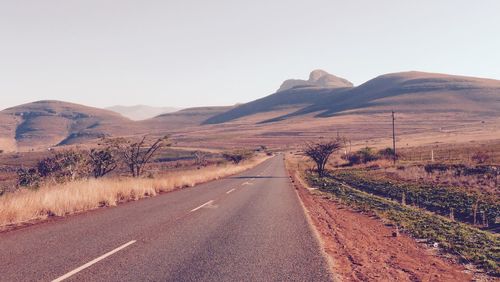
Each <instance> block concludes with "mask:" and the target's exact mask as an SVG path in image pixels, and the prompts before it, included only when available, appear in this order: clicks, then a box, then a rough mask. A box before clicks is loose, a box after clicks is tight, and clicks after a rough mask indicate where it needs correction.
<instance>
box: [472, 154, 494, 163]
mask: <svg viewBox="0 0 500 282" xmlns="http://www.w3.org/2000/svg"><path fill="white" fill-rule="evenodd" d="M489 159H490V155H489V154H488V153H486V152H484V151H478V152H475V153H474V154H472V156H471V160H472V161H473V162H475V163H477V164H484V163H486V162H487V161H489Z"/></svg>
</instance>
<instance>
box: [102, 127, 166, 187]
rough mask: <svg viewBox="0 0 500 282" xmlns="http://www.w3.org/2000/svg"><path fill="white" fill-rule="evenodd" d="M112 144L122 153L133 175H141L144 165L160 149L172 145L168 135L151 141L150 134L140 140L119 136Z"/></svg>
mask: <svg viewBox="0 0 500 282" xmlns="http://www.w3.org/2000/svg"><path fill="white" fill-rule="evenodd" d="M111 144H112V146H113V147H114V148H115V149H116V150H117V152H118V154H120V156H121V158H122V160H123V162H124V163H125V164H126V165H127V167H128V168H129V170H130V173H131V174H132V176H133V177H139V176H141V174H142V172H143V169H144V167H145V166H146V165H147V164H148V163H149V161H150V160H151V158H152V157H153V156H154V155H155V153H157V151H158V150H159V149H161V148H162V147H164V146H170V143H168V137H167V136H164V137H161V138H158V139H156V140H155V141H149V139H148V136H144V137H142V138H141V139H140V140H139V141H138V142H133V141H131V140H127V139H124V138H117V139H114V140H112V141H111Z"/></svg>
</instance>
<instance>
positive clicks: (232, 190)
mask: <svg viewBox="0 0 500 282" xmlns="http://www.w3.org/2000/svg"><path fill="white" fill-rule="evenodd" d="M234 190H236V188H233V189H231V190H229V191H227V192H226V194H229V193H231V192H234Z"/></svg>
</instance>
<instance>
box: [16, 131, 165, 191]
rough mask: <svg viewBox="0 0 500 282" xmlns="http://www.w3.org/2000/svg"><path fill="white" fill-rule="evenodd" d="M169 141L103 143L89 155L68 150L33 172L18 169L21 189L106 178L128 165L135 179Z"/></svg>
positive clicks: (40, 162) (108, 141)
mask: <svg viewBox="0 0 500 282" xmlns="http://www.w3.org/2000/svg"><path fill="white" fill-rule="evenodd" d="M166 140H167V139H166V137H164V138H159V139H157V140H155V141H153V142H148V140H147V138H146V137H144V138H142V139H141V140H140V141H139V142H132V141H130V140H127V139H123V138H120V139H112V140H104V142H103V144H101V145H102V146H104V148H101V149H92V150H91V151H90V152H85V151H76V150H69V151H63V152H57V153H55V154H54V155H53V156H51V157H47V158H45V159H43V160H41V161H39V162H38V163H37V165H36V166H35V167H34V168H30V169H25V168H22V169H19V170H18V172H17V175H18V185H19V186H22V187H29V188H37V187H39V186H40V185H41V183H42V182H53V183H65V182H69V181H75V180H79V179H84V178H88V177H91V176H93V177H95V178H99V177H103V176H105V175H107V174H109V173H110V172H112V171H114V170H115V169H116V168H118V166H119V165H120V163H123V164H124V165H126V167H127V168H128V169H129V171H130V172H131V174H132V176H133V177H139V176H141V175H142V172H143V171H144V168H145V166H146V165H147V164H148V163H149V162H150V160H151V158H152V157H153V156H154V155H155V153H156V152H157V151H158V150H159V149H160V148H162V147H163V146H165V145H166Z"/></svg>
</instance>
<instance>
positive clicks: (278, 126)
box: [0, 71, 500, 151]
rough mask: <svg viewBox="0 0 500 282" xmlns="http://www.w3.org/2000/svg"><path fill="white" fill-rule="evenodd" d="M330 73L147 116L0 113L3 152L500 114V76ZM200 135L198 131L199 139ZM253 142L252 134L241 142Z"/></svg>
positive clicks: (69, 110)
mask: <svg viewBox="0 0 500 282" xmlns="http://www.w3.org/2000/svg"><path fill="white" fill-rule="evenodd" d="M325 73H326V72H323V71H313V72H312V73H311V75H310V78H309V80H310V81H316V82H317V85H296V86H294V87H291V88H289V89H285V90H282V91H278V92H276V93H273V94H271V95H268V96H265V97H263V98H260V99H257V100H255V101H251V102H249V103H245V104H238V105H234V106H222V107H198V108H188V109H183V110H180V111H176V112H173V113H166V114H160V115H158V116H155V117H153V118H149V119H145V120H141V121H133V120H130V119H128V118H125V117H123V116H122V115H120V114H118V113H115V112H113V111H109V110H104V109H97V108H92V107H87V106H82V105H77V104H72V103H65V102H61V101H38V102H34V103H29V104H24V105H19V106H16V107H12V108H9V109H5V110H3V111H0V150H5V151H14V150H30V149H37V148H47V147H51V146H56V145H67V144H82V143H86V142H89V141H91V140H95V139H98V138H101V137H111V136H130V135H137V134H178V138H181V137H180V136H182V140H191V142H192V140H198V141H197V142H200V140H204V138H207V135H210V134H212V133H213V132H219V134H221V135H220V136H226V137H224V138H228V137H227V136H232V135H233V134H236V136H241V134H243V133H245V132H252V130H257V131H258V132H259V133H258V134H260V136H281V135H280V134H281V133H280V131H281V130H285V131H286V132H287V133H286V134H288V135H290V134H292V135H293V134H299V133H300V132H299V131H297V132H295V131H294V128H295V127H296V123H302V124H303V125H306V127H303V129H302V130H306V131H311V132H316V133H318V132H320V133H321V132H324V130H325V127H324V126H325V125H321V126H323V127H321V126H320V124H322V123H323V124H325V122H323V121H321V119H318V118H328V117H336V116H342V115H350V116H356V115H357V116H364V117H369V116H370V117H371V116H372V115H374V114H380V113H382V114H384V115H385V113H390V111H392V110H395V111H397V112H398V113H401V114H408V115H411V116H412V119H414V120H415V119H416V120H420V119H424V120H425V119H429V118H440V119H442V120H443V124H446V122H448V121H449V122H462V121H476V122H477V121H482V120H488V119H489V120H492V119H493V120H494V119H497V118H500V80H493V79H483V78H474V77H465V76H455V75H447V74H437V73H425V72H416V71H410V72H400V73H392V74H385V75H381V76H378V77H376V78H374V79H371V80H369V81H367V82H365V83H363V84H361V85H359V86H357V87H354V86H349V85H352V84H350V83H348V82H343V81H339V80H337V79H333V80H331V79H332V75H329V74H328V75H327V76H325ZM309 80H308V81H309ZM323 80H324V81H323ZM321 81H323V82H321ZM328 81H330V82H328ZM332 81H333V82H332ZM284 84H285V83H284ZM289 85H290V84H289ZM325 85H326V86H325ZM332 85H333V86H332ZM285 88H286V87H285ZM314 124H316V125H314ZM326 124H329V121H327V122H326ZM303 125H302V126H303ZM285 128H286V129H285ZM214 130H215V131H214ZM238 132H239V133H238ZM294 132H295V133H294ZM193 134H198V137H197V138H195V139H193V138H192V137H190V136H193ZM300 134H302V133H300ZM216 135H217V134H216ZM292 135H290V136H292ZM293 136H295V135H293ZM210 138H217V136H213V137H210ZM246 140H250V139H244V138H243V139H240V140H239V142H240V144H241V142H246ZM247 142H250V141H247Z"/></svg>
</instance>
